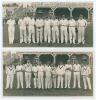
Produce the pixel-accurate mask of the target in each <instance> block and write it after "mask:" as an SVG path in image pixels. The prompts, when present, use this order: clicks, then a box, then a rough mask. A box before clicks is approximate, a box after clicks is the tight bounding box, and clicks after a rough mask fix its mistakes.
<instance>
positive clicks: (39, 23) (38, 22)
mask: <svg viewBox="0 0 96 100" xmlns="http://www.w3.org/2000/svg"><path fill="white" fill-rule="evenodd" d="M35 25H36V33H37V34H36V35H37V37H36V39H37V43H39V44H40V43H42V40H43V26H44V20H43V19H41V18H40V17H39V18H38V19H36V22H35Z"/></svg>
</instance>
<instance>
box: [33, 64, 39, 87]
mask: <svg viewBox="0 0 96 100" xmlns="http://www.w3.org/2000/svg"><path fill="white" fill-rule="evenodd" d="M32 72H33V74H34V88H37V87H38V80H37V77H38V69H37V64H35V65H34V66H32Z"/></svg>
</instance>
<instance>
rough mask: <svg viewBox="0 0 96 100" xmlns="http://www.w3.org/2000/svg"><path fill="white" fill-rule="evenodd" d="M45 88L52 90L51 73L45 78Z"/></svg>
mask: <svg viewBox="0 0 96 100" xmlns="http://www.w3.org/2000/svg"><path fill="white" fill-rule="evenodd" d="M45 88H46V89H47V88H48V89H49V88H51V74H50V73H49V75H46V77H45Z"/></svg>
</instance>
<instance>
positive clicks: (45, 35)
mask: <svg viewBox="0 0 96 100" xmlns="http://www.w3.org/2000/svg"><path fill="white" fill-rule="evenodd" d="M2 6H3V12H2V13H3V14H2V15H3V18H2V19H3V24H2V26H3V47H93V3H92V2H32V3H25V2H23V3H20V2H16V3H3V5H2Z"/></svg>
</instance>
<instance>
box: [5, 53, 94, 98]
mask: <svg viewBox="0 0 96 100" xmlns="http://www.w3.org/2000/svg"><path fill="white" fill-rule="evenodd" d="M3 96H93V53H92V52H9V51H6V52H5V51H4V52H3Z"/></svg>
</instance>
